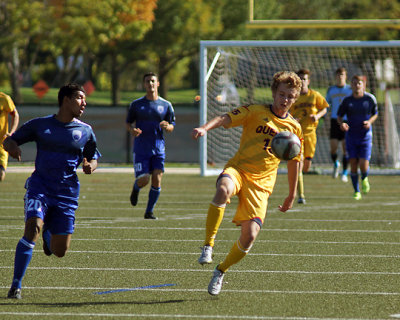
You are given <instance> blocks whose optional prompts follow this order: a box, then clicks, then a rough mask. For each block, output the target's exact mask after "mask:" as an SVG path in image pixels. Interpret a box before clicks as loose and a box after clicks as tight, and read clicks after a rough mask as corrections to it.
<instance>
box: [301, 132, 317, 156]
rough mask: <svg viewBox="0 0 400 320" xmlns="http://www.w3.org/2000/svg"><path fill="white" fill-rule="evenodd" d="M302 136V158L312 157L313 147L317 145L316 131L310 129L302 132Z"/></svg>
mask: <svg viewBox="0 0 400 320" xmlns="http://www.w3.org/2000/svg"><path fill="white" fill-rule="evenodd" d="M303 137H304V153H303V155H304V159H307V158H310V159H312V158H314V154H315V147H316V145H317V133H316V131H311V132H307V133H303Z"/></svg>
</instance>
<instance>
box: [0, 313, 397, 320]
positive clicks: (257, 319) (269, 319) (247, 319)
mask: <svg viewBox="0 0 400 320" xmlns="http://www.w3.org/2000/svg"><path fill="white" fill-rule="evenodd" d="M0 315H15V316H32V317H56V316H59V317H68V318H70V317H85V318H88V317H102V318H114V317H121V318H122V317H126V318H139V319H144V318H156V319H161V318H172V319H183V318H186V319H239V320H241V319H244V320H279V319H281V320H368V319H366V318H315V317H313V318H310V317H303V316H302V317H285V316H233V315H196V314H159V313H69V312H0ZM395 316H396V315H394V316H392V317H395ZM374 320H384V319H374Z"/></svg>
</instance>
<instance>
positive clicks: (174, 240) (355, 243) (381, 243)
mask: <svg viewBox="0 0 400 320" xmlns="http://www.w3.org/2000/svg"><path fill="white" fill-rule="evenodd" d="M20 238H21V237H18V236H17V237H0V239H4V240H10V239H14V240H19V239H20ZM73 241H74V242H76V241H92V242H97V241H124V242H127V241H139V242H140V241H144V242H199V243H202V242H203V241H204V239H148V238H112V239H110V238H104V239H102V238H98V239H97V238H74V237H73ZM232 241H233V240H225V239H218V242H229V243H231V242H232ZM257 243H301V244H322V245H331V244H340V245H343V244H349V245H385V246H387V245H400V242H384V241H311V240H263V239H257Z"/></svg>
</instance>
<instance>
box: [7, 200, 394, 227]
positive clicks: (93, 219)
mask: <svg viewBox="0 0 400 320" xmlns="http://www.w3.org/2000/svg"><path fill="white" fill-rule="evenodd" d="M191 203H193V202H191ZM1 208H5V207H1ZM21 208H23V207H21ZM164 210H165V211H168V210H176V208H163V209H162V210H161V211H164ZM182 210H183V209H182ZM185 210H187V209H185ZM201 210H203V209H201ZM230 211H232V210H230ZM226 212H227V213H229V212H228V210H227V211H226ZM232 212H233V211H232ZM397 212H398V211H396V213H397ZM19 216H20V217H22V218H23V217H24V215H23V213H21V214H20V215H19ZM187 216H188V217H196V218H202V219H203V220H205V217H206V213H200V214H199V213H196V214H188V215H187ZM16 217H18V216H15V215H9V216H5V215H2V216H1V218H4V219H7V218H9V219H15V218H16ZM168 217H186V216H182V215H173V216H171V215H169V216H168ZM77 219H78V220H79V221H81V222H86V221H85V220H88V221H89V222H95V223H97V222H98V221H110V222H113V223H118V222H132V218H131V217H115V216H113V217H112V216H100V217H93V216H82V215H80V214H77ZM271 221H284V222H285V223H290V222H338V223H348V222H355V223H359V222H363V223H380V222H383V223H389V224H391V223H400V220H398V219H372V220H371V219H368V220H358V219H299V218H291V217H287V218H270V217H267V219H266V223H267V224H268V222H271Z"/></svg>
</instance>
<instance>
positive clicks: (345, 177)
mask: <svg viewBox="0 0 400 320" xmlns="http://www.w3.org/2000/svg"><path fill="white" fill-rule="evenodd" d="M342 181H343V182H347V181H349V178H348V177H347V174H343V175H342Z"/></svg>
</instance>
